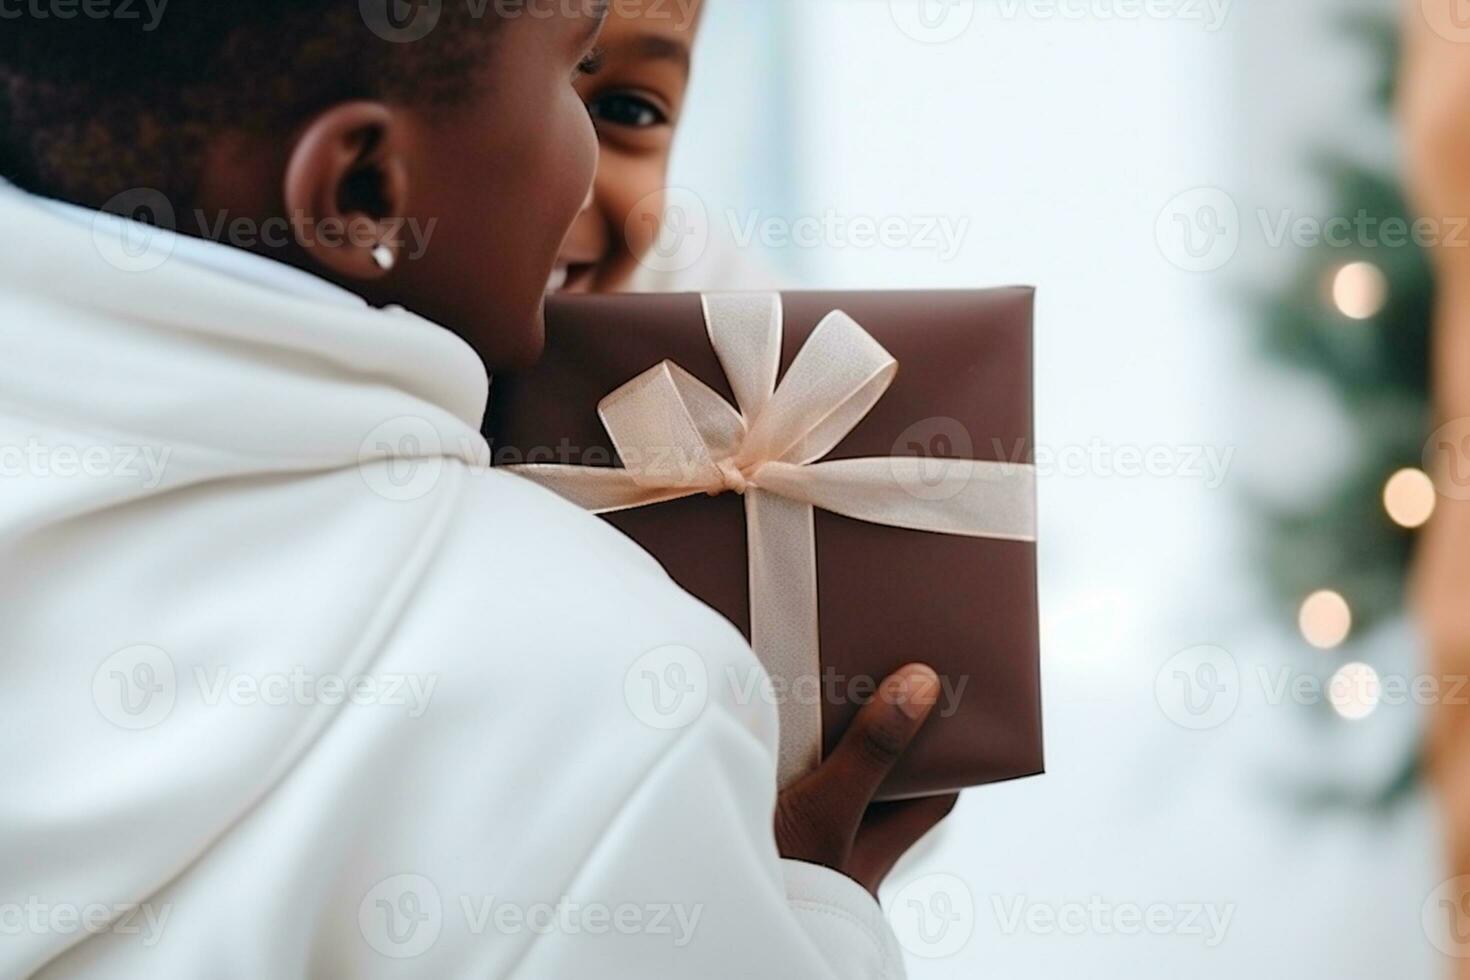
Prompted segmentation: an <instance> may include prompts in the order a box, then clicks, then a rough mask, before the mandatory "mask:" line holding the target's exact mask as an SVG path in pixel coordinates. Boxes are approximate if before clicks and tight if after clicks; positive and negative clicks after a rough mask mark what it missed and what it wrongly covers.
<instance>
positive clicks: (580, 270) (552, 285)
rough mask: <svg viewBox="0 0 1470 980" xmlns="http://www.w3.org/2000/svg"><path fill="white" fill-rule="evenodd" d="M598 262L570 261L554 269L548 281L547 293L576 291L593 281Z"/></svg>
mask: <svg viewBox="0 0 1470 980" xmlns="http://www.w3.org/2000/svg"><path fill="white" fill-rule="evenodd" d="M596 269H597V264H596V263H594V262H570V263H567V264H565V265H558V266H557V267H556V268H555V269H553V270H552V273H551V278H550V279H549V280H547V282H546V292H547V293H563V292H576V291H580V290H582V289H583V287H585V286H587V285H589V284H590V283H591V281H592V277H593V274H594V272H595V271H596Z"/></svg>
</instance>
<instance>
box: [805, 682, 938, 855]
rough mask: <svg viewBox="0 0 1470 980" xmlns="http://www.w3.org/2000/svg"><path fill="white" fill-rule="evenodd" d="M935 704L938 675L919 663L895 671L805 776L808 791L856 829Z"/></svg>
mask: <svg viewBox="0 0 1470 980" xmlns="http://www.w3.org/2000/svg"><path fill="white" fill-rule="evenodd" d="M938 700H939V675H937V674H935V673H934V671H933V669H932V668H930V667H927V666H925V665H923V664H910V665H908V666H907V667H901V668H899V670H897V671H896V672H895V673H893V674H892V675H890V676H889V677H888V678H887V679H885V680H884V681H883V683H882V684H881V685H879V687H878V693H877V694H876V695H875V696H874V697H873V699H872V700H871V701H869V702H868V703H867V704H865V705H863V707H862V710H861V711H859V712H858V714H857V717H856V718H855V719H854V720H853V723H852V725H851V726H849V727H848V729H847V732H846V733H845V734H844V735H843V736H842V741H840V742H838V743H837V747H836V748H835V749H833V751H832V754H831V755H830V756H828V757H827V759H826V760H824V761H823V763H822V765H821V767H820V768H818V769H817V771H816V772H814V773H812V774H811V776H810V777H808V779H809V781H810V783H811V784H812V785H811V787H810V788H811V789H812V790H814V791H815V792H817V793H818V794H819V795H821V796H824V797H826V798H827V799H829V800H832V801H834V802H835V803H836V804H837V805H838V806H839V807H840V808H841V811H842V812H844V813H846V814H848V815H850V817H851V820H852V827H853V829H854V830H856V828H857V825H858V823H859V822H860V821H861V820H862V816H863V814H864V812H866V811H867V809H868V804H869V803H871V802H872V801H873V797H874V796H875V795H876V794H877V792H878V788H879V787H880V786H881V785H882V784H883V781H884V780H885V779H887V778H888V774H889V773H891V772H892V771H893V767H894V766H895V765H897V764H898V760H899V759H901V758H903V754H904V752H905V750H907V749H908V747H909V743H911V742H912V741H913V740H914V736H915V735H917V734H918V733H919V729H920V728H922V727H923V725H924V721H925V720H926V719H927V718H928V717H929V713H930V712H931V711H933V710H934V704H935V702H936V701H938ZM803 788H805V787H803Z"/></svg>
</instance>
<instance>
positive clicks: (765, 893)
mask: <svg viewBox="0 0 1470 980" xmlns="http://www.w3.org/2000/svg"><path fill="white" fill-rule="evenodd" d="M773 805H774V786H773V780H772V779H771V776H770V758H769V755H768V753H767V752H766V751H765V750H764V749H763V748H762V746H761V745H760V744H759V742H758V741H757V740H756V739H755V738H753V737H752V735H751V734H750V733H749V731H748V730H747V729H745V728H744V727H743V726H741V725H740V724H739V723H738V722H737V721H736V720H735V719H734V718H732V717H731V716H730V715H729V714H727V713H725V712H723V711H720V710H711V711H709V712H707V713H706V714H705V715H704V716H703V717H702V718H701V719H700V720H699V721H698V722H697V723H696V724H694V725H691V726H690V727H689V728H687V729H685V730H684V731H682V732H681V733H679V737H678V739H677V741H676V742H674V743H673V745H672V746H671V748H670V750H669V751H668V752H667V753H665V754H664V755H662V756H661V757H660V758H659V760H658V761H657V763H656V764H655V765H654V766H653V768H652V769H651V770H650V771H649V772H648V773H647V776H646V778H645V779H644V780H643V781H642V782H641V783H640V784H639V785H638V786H637V787H636V789H635V790H634V791H633V792H632V793H631V795H630V796H629V797H628V799H627V800H626V802H625V803H624V805H623V806H622V807H621V809H620V810H619V811H618V813H617V815H616V817H615V818H614V819H613V821H612V822H611V823H610V824H609V825H608V826H607V828H606V832H605V834H604V836H603V837H602V839H601V841H600V843H599V844H598V846H597V847H596V848H595V849H594V850H593V851H592V852H591V853H590V854H589V855H588V858H587V860H586V861H585V862H584V863H583V864H582V866H581V868H580V870H579V872H578V874H577V876H576V878H575V880H574V881H573V882H572V883H571V885H570V886H569V888H568V889H567V895H566V897H565V900H566V902H567V904H568V905H569V906H570V905H575V906H580V907H581V908H582V909H583V910H584V912H586V913H590V912H591V910H593V909H596V910H598V919H599V920H601V919H602V918H606V919H607V920H608V923H607V924H606V925H599V926H596V927H594V926H592V925H591V924H590V923H592V921H593V920H592V919H591V917H590V915H585V916H584V919H585V921H583V922H581V923H580V925H578V926H576V927H572V923H571V919H570V917H566V919H565V921H564V922H563V923H562V924H561V925H562V927H561V928H557V929H554V930H548V931H547V932H546V934H545V935H543V936H542V937H541V938H540V939H539V940H538V941H537V942H536V943H534V944H532V945H531V946H530V947H529V948H528V949H527V952H526V955H525V958H524V960H523V961H522V962H521V963H519V964H518V965H517V968H516V969H515V971H514V972H513V973H512V974H511V976H513V977H516V978H521V977H527V978H530V977H570V976H588V975H593V974H594V973H595V975H597V976H599V977H607V978H628V980H633V978H647V977H689V978H706V977H710V978H713V977H721V978H728V977H742V978H744V977H748V978H751V980H757V978H759V980H768V978H784V977H793V978H802V980H825V978H834V980H835V978H842V980H893V978H901V977H903V976H904V969H903V961H902V956H901V954H900V951H899V949H898V944H897V941H896V939H895V937H894V934H893V932H892V930H891V929H890V928H889V927H888V924H887V923H886V921H885V920H884V917H883V913H882V911H881V909H880V908H879V906H878V904H877V902H876V901H875V900H874V899H873V897H872V896H871V895H869V894H868V893H867V891H866V890H864V889H863V888H862V886H860V885H858V884H857V883H856V882H855V881H853V880H851V879H850V878H847V877H846V876H845V875H842V874H840V873H838V872H836V871H832V870H831V869H828V868H824V867H820V866H817V865H812V864H805V863H802V862H798V861H787V860H783V859H781V858H780V857H779V855H778V854H777V852H776V847H775V838H774V835H773V832H772V821H771V813H772V812H773Z"/></svg>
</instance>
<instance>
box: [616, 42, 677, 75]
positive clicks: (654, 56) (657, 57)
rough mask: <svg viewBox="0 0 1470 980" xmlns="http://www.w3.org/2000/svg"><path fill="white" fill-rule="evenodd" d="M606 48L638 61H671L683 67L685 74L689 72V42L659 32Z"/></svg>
mask: <svg viewBox="0 0 1470 980" xmlns="http://www.w3.org/2000/svg"><path fill="white" fill-rule="evenodd" d="M607 48H608V49H609V50H610V51H616V52H617V53H618V54H620V55H623V56H625V57H631V58H636V59H638V60H640V61H672V62H673V63H674V64H675V65H677V66H678V67H680V68H681V69H683V71H684V74H685V75H688V74H689V69H690V60H691V53H690V49H689V42H687V41H684V40H676V39H674V38H670V37H664V36H663V35H661V34H644V35H642V36H641V37H637V38H634V39H632V40H630V41H626V42H621V43H618V44H611V45H607Z"/></svg>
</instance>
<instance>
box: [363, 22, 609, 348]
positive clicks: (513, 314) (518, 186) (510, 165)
mask: <svg viewBox="0 0 1470 980" xmlns="http://www.w3.org/2000/svg"><path fill="white" fill-rule="evenodd" d="M561 7H562V9H565V5H561ZM603 9H604V7H603V5H602V4H599V3H596V2H595V0H587V3H586V11H587V13H585V14H577V15H571V16H569V15H567V14H562V15H561V16H558V17H553V18H544V17H520V18H517V19H513V20H509V21H507V22H506V23H504V24H502V25H501V26H500V27H499V28H498V30H500V31H501V32H502V34H501V36H500V37H498V38H496V39H495V41H494V43H493V44H492V46H491V52H490V60H491V65H492V67H491V68H490V77H489V78H488V80H487V84H485V86H484V95H483V96H479V97H477V98H476V99H475V101H474V103H473V104H471V105H469V106H467V107H465V109H464V110H463V111H455V112H453V113H451V114H449V115H447V116H446V117H445V118H443V119H437V118H434V117H432V116H430V117H426V118H424V119H421V120H420V121H419V122H420V125H421V126H422V127H424V129H425V131H424V132H423V133H422V137H423V138H422V139H419V140H416V141H415V142H417V144H418V145H417V147H415V148H414V149H413V150H411V151H410V152H411V153H412V154H413V156H414V157H415V158H416V159H415V160H414V163H413V166H414V169H415V170H416V171H417V173H416V177H415V180H414V181H413V190H412V196H413V197H415V198H416V200H413V201H412V202H411V203H410V204H409V208H408V210H409V212H410V213H417V214H419V215H422V216H423V219H424V220H428V219H431V218H437V220H438V225H437V228H436V229H435V230H434V233H433V235H432V236H431V238H430V239H429V244H428V246H427V250H426V252H425V254H424V256H423V258H422V259H421V260H419V261H410V262H406V263H403V264H402V266H401V267H400V268H401V273H400V274H399V275H398V276H395V277H394V281H392V282H391V286H392V289H393V294H394V295H393V296H391V297H390V299H391V301H393V302H397V303H401V304H403V305H405V306H407V307H409V308H410V309H412V310H413V311H414V312H416V313H420V314H422V315H424V316H427V317H429V318H430V319H433V320H435V321H437V322H439V323H442V324H444V325H446V326H450V327H451V328H452V329H454V330H455V331H456V332H458V333H460V335H461V336H463V337H464V338H465V339H466V340H468V341H469V342H470V343H471V345H472V346H474V347H475V348H476V350H477V351H478V352H479V353H480V355H481V357H482V358H483V359H484V361H485V362H486V364H487V366H488V367H489V368H490V369H491V370H492V371H494V370H497V369H505V368H511V367H520V366H525V365H528V364H530V363H533V362H534V361H535V360H536V359H537V358H538V357H539V356H540V353H541V349H542V346H543V343H544V334H545V323H544V320H543V316H542V307H543V302H544V298H545V290H546V282H547V277H548V275H550V274H551V270H552V268H553V266H554V264H555V261H556V256H557V252H558V249H559V246H560V243H561V241H562V240H563V238H564V236H565V234H566V231H567V228H568V227H569V226H570V225H571V224H572V221H573V219H574V218H575V216H576V215H577V213H578V210H579V208H580V207H581V204H582V202H583V201H584V200H585V199H586V197H587V189H588V187H589V186H590V184H591V182H592V178H593V175H594V173H595V170H596V165H597V142H596V134H595V132H594V130H593V127H592V126H591V124H590V123H589V120H588V114H587V111H586V109H585V107H584V106H583V103H582V100H581V97H580V95H579V93H578V92H577V90H576V89H575V88H574V83H575V82H576V80H577V79H578V78H580V77H581V75H580V72H579V71H578V66H579V64H581V63H582V62H583V61H584V59H585V58H586V56H587V54H588V52H589V51H590V50H591V47H592V45H593V43H594V42H595V41H596V39H597V35H596V28H597V26H598V25H599V24H600V23H601V16H600V15H601V13H602V11H603Z"/></svg>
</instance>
